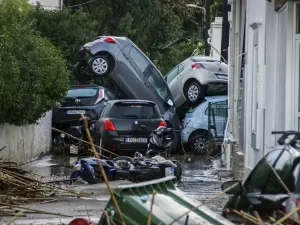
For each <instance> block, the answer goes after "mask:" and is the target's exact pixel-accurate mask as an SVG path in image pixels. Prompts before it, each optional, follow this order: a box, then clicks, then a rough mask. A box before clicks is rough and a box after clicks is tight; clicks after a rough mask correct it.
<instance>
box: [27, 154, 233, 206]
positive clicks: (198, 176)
mask: <svg viewBox="0 0 300 225" xmlns="http://www.w3.org/2000/svg"><path fill="white" fill-rule="evenodd" d="M172 157H173V158H174V159H176V160H178V161H180V163H181V164H182V166H183V177H182V184H181V186H180V187H179V188H180V189H182V190H183V191H184V192H186V193H187V194H188V195H189V196H192V197H194V198H195V199H197V200H199V201H200V202H205V201H207V200H208V199H210V198H211V197H213V196H215V195H217V194H218V193H219V192H220V191H221V188H220V187H221V184H222V183H223V182H224V181H225V180H223V179H222V180H220V178H218V176H217V174H216V172H215V169H216V168H217V167H218V164H219V161H218V160H213V161H208V160H205V158H204V157H202V156H188V155H187V156H185V157H184V156H172ZM77 160H78V157H70V156H65V157H62V156H46V157H44V158H43V159H42V160H37V161H35V162H33V163H30V164H28V165H25V166H24V168H25V169H28V170H31V171H32V172H34V173H37V174H40V175H42V176H45V177H48V176H52V178H50V179H53V180H55V179H56V177H60V178H61V177H65V178H66V179H68V178H69V176H70V174H71V168H72V167H73V165H74V164H75V162H76V161H77ZM227 199H228V197H227V196H226V195H224V196H221V197H220V198H218V199H217V200H215V201H214V202H213V203H210V204H208V206H209V207H210V208H211V209H212V210H214V211H216V212H221V210H222V208H223V205H224V203H225V202H226V200H227Z"/></svg>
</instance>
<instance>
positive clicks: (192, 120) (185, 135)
mask: <svg viewBox="0 0 300 225" xmlns="http://www.w3.org/2000/svg"><path fill="white" fill-rule="evenodd" d="M227 118H228V97H227V96H212V97H205V100H204V101H203V102H202V103H201V104H199V105H198V106H196V107H191V108H190V109H189V110H188V112H187V113H186V114H185V117H184V119H183V123H182V127H183V130H182V132H181V141H182V143H183V144H184V145H188V147H189V149H190V150H192V151H193V152H194V153H195V154H200V155H203V154H206V153H207V151H208V141H209V140H214V141H217V142H218V141H220V142H222V140H223V137H224V130H225V127H226V123H227Z"/></svg>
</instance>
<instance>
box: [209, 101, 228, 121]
mask: <svg viewBox="0 0 300 225" xmlns="http://www.w3.org/2000/svg"><path fill="white" fill-rule="evenodd" d="M209 110H211V111H210V112H209ZM204 114H205V115H207V116H208V115H209V114H210V116H218V117H224V118H228V102H227V101H220V102H213V103H211V104H209V106H208V107H207V108H206V110H205V112H204Z"/></svg>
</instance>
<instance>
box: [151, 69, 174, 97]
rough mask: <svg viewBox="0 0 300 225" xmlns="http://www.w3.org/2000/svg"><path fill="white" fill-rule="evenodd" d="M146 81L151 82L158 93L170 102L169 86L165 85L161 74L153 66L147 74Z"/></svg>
mask: <svg viewBox="0 0 300 225" xmlns="http://www.w3.org/2000/svg"><path fill="white" fill-rule="evenodd" d="M145 76H146V79H147V80H148V81H149V82H150V84H151V85H152V87H153V88H154V90H155V91H156V93H157V94H158V95H159V96H160V97H161V98H162V99H163V100H168V99H167V98H168V97H169V96H170V93H169V92H170V91H169V87H168V85H167V84H166V83H165V81H164V79H163V78H162V76H161V75H160V73H159V72H158V71H157V69H155V67H154V66H152V65H151V64H150V65H149V67H148V68H147V71H146V72H145Z"/></svg>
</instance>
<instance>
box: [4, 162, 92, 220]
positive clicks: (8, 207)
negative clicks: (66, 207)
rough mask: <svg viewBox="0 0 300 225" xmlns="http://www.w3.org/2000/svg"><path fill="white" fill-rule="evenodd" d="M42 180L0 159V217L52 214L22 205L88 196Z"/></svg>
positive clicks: (12, 163) (51, 181)
mask: <svg viewBox="0 0 300 225" xmlns="http://www.w3.org/2000/svg"><path fill="white" fill-rule="evenodd" d="M44 179H45V178H44V177H41V176H39V175H37V174H33V173H31V172H28V171H25V170H23V169H22V168H21V167H19V166H18V165H17V164H16V163H14V162H8V161H1V159H0V217H1V216H14V215H16V214H17V213H19V212H22V215H24V213H42V214H53V213H50V212H44V211H39V210H33V209H29V208H27V207H24V206H22V205H25V204H29V203H32V202H41V203H48V202H53V201H57V200H58V199H59V198H60V197H77V198H78V197H87V196H89V194H82V193H76V192H74V191H72V190H70V189H68V188H66V187H63V186H61V185H58V184H56V182H54V180H50V182H49V180H48V181H47V182H45V181H44ZM22 215H21V214H20V215H18V216H22ZM58 215H60V216H67V215H61V214H58Z"/></svg>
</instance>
